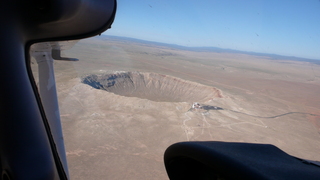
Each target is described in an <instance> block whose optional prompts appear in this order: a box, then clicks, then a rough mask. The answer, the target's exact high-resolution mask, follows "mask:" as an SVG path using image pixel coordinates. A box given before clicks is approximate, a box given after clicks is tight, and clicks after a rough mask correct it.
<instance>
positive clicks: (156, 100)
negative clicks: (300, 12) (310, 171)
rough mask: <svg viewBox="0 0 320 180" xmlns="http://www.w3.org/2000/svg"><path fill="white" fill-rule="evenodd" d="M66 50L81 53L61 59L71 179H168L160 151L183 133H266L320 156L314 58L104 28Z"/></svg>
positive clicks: (251, 136)
mask: <svg viewBox="0 0 320 180" xmlns="http://www.w3.org/2000/svg"><path fill="white" fill-rule="evenodd" d="M63 55H64V56H68V57H73V58H79V59H80V60H79V61H78V62H66V61H55V62H54V63H55V75H56V81H57V89H58V96H59V104H60V113H61V118H62V125H63V132H64V137H65V144H66V150H67V158H68V163H69V171H70V176H71V179H139V180H140V179H168V177H167V174H166V171H165V168H164V163H163V154H164V151H165V150H166V148H167V147H168V146H170V145H171V144H173V143H175V142H180V141H203V140H205V141H208V140H210V141H228V142H250V143H268V144H273V145H276V146H278V147H279V148H281V149H282V150H284V151H285V152H287V153H289V154H290V155H293V156H298V157H300V158H305V159H310V160H316V161H320V153H319V152H320V133H319V132H320V96H319V94H320V66H319V65H317V64H313V63H310V62H304V61H293V60H287V59H286V60H282V59H277V60H275V59H272V58H270V57H267V56H254V55H248V54H242V53H226V52H225V53H223V52H221V53H218V52H208V51H202V52H201V51H191V50H183V49H175V48H172V47H169V46H160V45H156V44H152V43H143V42H137V41H129V40H124V39H116V38H108V37H105V36H101V37H95V38H91V39H86V40H82V41H80V42H78V43H77V44H76V45H75V46H74V48H72V49H70V50H66V51H65V52H64V53H63ZM35 75H36V72H35ZM194 102H198V103H199V104H200V105H201V106H203V107H204V106H205V107H207V108H203V109H192V108H191V107H192V104H193V103H194ZM208 107H217V109H214V108H211V109H210V108H208Z"/></svg>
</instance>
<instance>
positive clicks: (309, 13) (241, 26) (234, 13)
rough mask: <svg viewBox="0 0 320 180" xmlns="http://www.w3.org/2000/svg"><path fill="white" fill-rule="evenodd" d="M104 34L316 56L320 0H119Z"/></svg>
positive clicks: (319, 56) (319, 48) (318, 52)
mask: <svg viewBox="0 0 320 180" xmlns="http://www.w3.org/2000/svg"><path fill="white" fill-rule="evenodd" d="M104 34H108V35H116V36H125V37H133V38H138V39H144V40H150V41H157V42H165V43H171V44H178V45H184V46H212V47H221V48H230V49H237V50H245V51H254V52H265V53H275V54H281V55H290V56H298V57H306V58H317V59H320V0H263V1H262V0H246V1H240V0H219V1H218V0H118V11H117V16H116V19H115V22H114V24H113V25H112V29H110V30H108V31H107V32H105V33H104Z"/></svg>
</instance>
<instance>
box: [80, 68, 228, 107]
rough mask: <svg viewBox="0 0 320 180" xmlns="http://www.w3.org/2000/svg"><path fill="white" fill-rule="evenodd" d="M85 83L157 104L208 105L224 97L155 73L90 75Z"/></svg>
mask: <svg viewBox="0 0 320 180" xmlns="http://www.w3.org/2000/svg"><path fill="white" fill-rule="evenodd" d="M82 82H83V83H85V84H88V85H90V86H92V87H93V88H96V89H102V90H106V91H108V92H112V93H115V94H118V95H121V96H128V97H138V98H143V99H149V100H151V101H157V102H205V101H209V100H213V99H215V98H222V93H221V90H219V89H217V88H214V87H210V86H205V85H202V84H199V83H195V82H191V81H186V80H183V79H179V78H176V77H172V76H168V75H161V74H156V73H142V72H115V73H106V74H98V75H97V74H90V75H87V76H85V77H83V78H82Z"/></svg>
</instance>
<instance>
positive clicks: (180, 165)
mask: <svg viewBox="0 0 320 180" xmlns="http://www.w3.org/2000/svg"><path fill="white" fill-rule="evenodd" d="M164 161H165V167H166V170H167V173H168V176H169V178H170V179H171V180H176V179H197V180H200V179H246V180H251V179H252V180H254V179H259V180H264V179H265V180H271V179H308V180H316V179H319V178H320V167H319V166H317V165H315V164H311V163H308V162H307V161H303V160H301V159H298V158H296V157H293V156H290V155H288V154H287V153H285V152H283V151H282V150H280V149H279V148H277V147H275V146H273V145H269V144H250V143H230V142H229V143H228V142H181V143H176V144H173V145H171V146H170V147H168V148H167V150H166V152H165V155H164Z"/></svg>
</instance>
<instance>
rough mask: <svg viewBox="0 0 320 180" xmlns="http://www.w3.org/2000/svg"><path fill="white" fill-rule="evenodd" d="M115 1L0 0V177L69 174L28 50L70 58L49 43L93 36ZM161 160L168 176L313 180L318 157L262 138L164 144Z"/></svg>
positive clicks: (51, 94)
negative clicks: (313, 158)
mask: <svg viewBox="0 0 320 180" xmlns="http://www.w3.org/2000/svg"><path fill="white" fill-rule="evenodd" d="M116 5H117V4H116V0H81V1H79V0H2V1H1V5H0V14H1V15H0V23H1V28H0V44H1V46H0V47H1V49H0V78H1V79H0V80H1V86H0V170H1V176H0V179H1V180H9V179H69V175H68V167H67V160H66V153H65V150H64V142H63V135H62V130H61V123H60V117H59V116H56V115H54V112H56V111H57V110H58V104H57V94H56V89H55V84H54V85H52V86H50V88H44V87H48V86H47V85H48V83H49V82H52V80H54V77H53V74H50V72H51V71H50V69H51V68H52V66H50V63H46V64H47V65H45V64H44V65H43V66H42V65H39V68H40V69H39V71H40V73H39V75H40V76H41V77H39V79H40V82H39V83H40V90H39V91H38V89H37V86H36V84H35V81H34V79H33V76H32V72H31V68H30V54H29V52H31V53H32V54H31V55H32V56H34V57H35V58H36V59H37V61H38V60H39V62H42V60H43V61H45V60H47V61H48V62H49V61H51V59H52V57H49V58H46V57H47V56H53V59H60V60H75V59H70V58H64V57H61V56H60V48H61V49H63V48H64V47H63V44H59V43H58V42H57V41H68V40H77V39H82V38H87V37H91V36H95V35H98V34H101V33H102V32H104V31H105V30H107V29H108V28H110V27H111V24H112V23H113V20H114V18H115V14H116ZM48 41H50V42H57V43H43V44H42V46H41V47H38V48H39V49H31V51H30V47H31V45H32V44H34V43H39V42H48ZM41 49H42V50H41ZM50 50H51V51H50ZM45 52H50V53H45ZM48 59H49V60H48ZM51 70H52V69H51ZM49 71H50V72H49ZM164 162H165V167H166V170H167V174H168V176H169V178H170V179H309V180H311V179H320V166H319V163H318V162H313V161H308V160H303V159H299V158H296V157H293V156H290V155H288V154H287V153H285V152H283V151H282V150H280V149H278V148H277V147H275V146H273V145H268V144H249V143H232V142H181V143H176V144H173V145H171V146H170V147H168V149H167V150H166V152H165V154H164ZM84 171H85V169H84Z"/></svg>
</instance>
